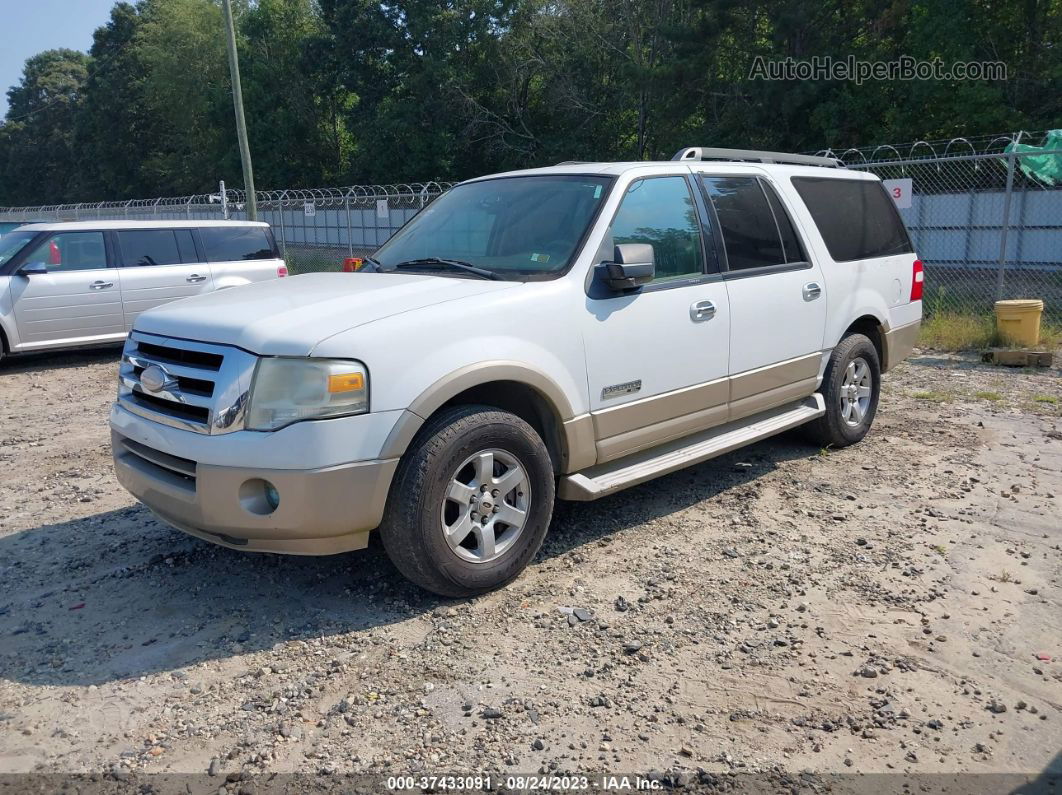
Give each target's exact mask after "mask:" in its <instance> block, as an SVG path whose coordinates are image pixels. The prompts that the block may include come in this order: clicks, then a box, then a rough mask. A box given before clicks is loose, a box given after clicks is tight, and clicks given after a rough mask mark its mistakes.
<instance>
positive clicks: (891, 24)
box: [0, 0, 1062, 204]
mask: <svg viewBox="0 0 1062 795" xmlns="http://www.w3.org/2000/svg"><path fill="white" fill-rule="evenodd" d="M219 3H220V0H136V2H135V3H130V2H119V3H117V4H116V5H115V6H114V8H113V10H112V12H111V17H110V19H109V20H108V22H107V24H105V25H104V26H103V27H101V28H100V29H99V30H97V31H96V34H95V39H94V43H93V46H92V49H91V52H90V54H89V56H85V55H82V54H79V53H73V52H70V51H65V50H54V51H48V52H45V53H41V54H40V55H38V56H35V57H34V58H31V59H30V60H29V61H27V64H26V69H25V73H24V75H23V79H22V81H21V82H20V84H19V85H18V86H15V87H14V88H13V89H12V90H11V92H9V93H10V96H11V105H10V110H9V111H8V116H7V122H6V123H5V124H4V125H3V126H2V127H0V204H11V203H33V204H36V203H43V202H58V201H74V200H79V199H92V198H96V199H106V198H118V197H129V196H153V195H159V194H167V193H169V194H179V193H187V192H200V191H207V190H212V189H214V188H215V186H216V184H217V180H218V179H219V178H222V179H226V181H227V182H228V183H229V184H230V185H233V186H238V185H239V184H240V168H239V158H238V150H237V147H236V141H235V134H234V124H233V119H232V100H231V93H230V86H229V76H228V66H227V62H226V56H225V46H224V38H223V29H222V23H221V13H220V8H219ZM234 5H235V16H236V26H237V36H238V39H239V50H240V58H241V67H242V73H243V88H244V99H245V105H246V112H247V120H248V128H249V134H250V138H251V149H252V153H253V156H254V162H255V171H256V182H257V183H258V184H259V185H260V186H262V187H267V188H268V187H299V186H303V187H305V186H312V185H320V184H337V183H350V182H399V181H414V180H427V179H433V178H445V179H459V178H465V177H469V176H473V175H476V174H481V173H484V172H488V171H494V170H500V169H508V168H520V167H527V166H536V165H545V164H549V163H554V162H557V161H559V160H569V159H574V160H603V159H644V158H659V157H664V158H666V157H669V156H670V155H671V154H672V153H673V152H674V151H675V150H676V149H678V148H680V147H681V146H687V145H718V146H742V147H763V148H771V149H784V150H790V151H806V150H814V149H818V148H822V147H826V146H833V147H842V148H843V147H848V146H858V145H866V144H871V143H880V142H887V141H897V140H914V139H918V138H933V137H947V136H952V135H972V134H979V133H986V132H995V131H999V130H1011V129H1019V128H1025V129H1042V128H1046V127H1052V126H1057V123H1058V118H1059V117H1060V114H1062V48H1059V47H1057V46H1053V45H1054V44H1056V43H1057V42H1058V41H1059V40H1062V4H1060V3H1058V2H1055V1H1054V0H1052V1H1051V2H1043V1H1042V0H1000V2H995V3H986V2H983V0H972V1H971V0H910V2H903V3H898V2H887V3H880V2H871V0H845V2H841V0H754V2H752V3H738V2H735V0H564V1H563V2H556V1H555V0H453V1H452V2H447V3H439V2H437V0H391V2H388V3H379V2H376V1H375V0H254V1H252V0H236V1H235V3H234ZM904 55H906V56H910V57H913V58H916V59H920V60H932V59H935V58H939V59H941V61H942V62H943V63H944V64H945V65H947V66H950V65H951V64H952V63H953V62H956V61H1003V62H1005V63H1006V64H1007V67H1008V70H1009V74H1008V79H1007V80H1003V81H945V80H922V81H904V80H893V81H888V80H885V81H865V82H862V83H856V82H855V81H839V80H805V81H769V80H761V79H752V78H751V76H750V70H751V67H752V64H753V62H754V59H755V58H756V57H757V56H763V57H764V58H766V59H770V60H775V59H782V58H786V57H792V58H794V59H798V60H810V59H814V58H816V57H824V56H829V57H831V58H832V59H834V60H835V61H837V60H842V59H845V58H847V57H849V56H851V57H852V58H855V59H858V60H864V61H895V60H896V59H898V58H899V57H901V56H904Z"/></svg>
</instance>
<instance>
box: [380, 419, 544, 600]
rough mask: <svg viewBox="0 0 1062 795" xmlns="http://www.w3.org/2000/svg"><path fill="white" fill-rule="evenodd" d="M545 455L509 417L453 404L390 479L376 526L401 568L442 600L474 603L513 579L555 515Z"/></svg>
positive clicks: (524, 427)
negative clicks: (472, 598)
mask: <svg viewBox="0 0 1062 795" xmlns="http://www.w3.org/2000/svg"><path fill="white" fill-rule="evenodd" d="M554 489H555V483H554V478H553V466H552V463H551V461H550V457H549V451H548V450H547V449H546V445H545V444H544V443H543V441H542V439H541V438H540V437H539V435H538V434H537V433H536V432H535V430H534V429H533V428H532V427H531V426H530V425H528V424H527V423H526V422H524V421H523V420H522V419H520V418H519V417H517V416H516V415H515V414H510V413H509V412H507V411H500V410H498V409H494V408H491V407H488V406H457V407H454V408H452V409H448V410H446V411H444V412H442V413H441V414H440V415H439V416H437V417H434V418H432V419H431V420H430V421H429V422H428V424H427V425H425V427H424V428H423V429H422V430H421V432H420V433H419V434H418V436H417V438H416V439H415V440H414V442H413V445H412V446H411V447H410V449H409V451H408V452H407V453H406V456H405V458H404V459H403V460H402V463H401V465H400V466H399V468H398V472H397V473H396V474H395V480H394V482H393V483H392V485H391V493H390V496H389V497H388V503H387V512H386V514H385V516H384V521H383V524H382V525H381V526H380V536H381V539H382V541H383V545H384V549H386V550H387V554H388V556H389V557H390V558H391V560H392V561H393V562H394V564H395V566H396V567H397V568H398V570H399V571H401V572H402V574H404V575H405V576H406V577H408V578H409V579H410V580H412V581H413V582H415V583H416V584H417V585H419V586H421V587H422V588H425V589H427V590H429V591H432V592H434V593H437V594H439V595H441V596H450V597H462V596H474V595H476V594H479V593H484V592H486V591H490V590H493V589H494V588H498V587H500V586H502V585H505V584H506V583H507V582H509V581H511V580H512V579H514V578H515V577H516V576H517V575H518V574H519V573H520V572H521V571H523V569H524V568H525V567H526V566H527V564H528V563H529V562H530V561H531V558H532V557H534V555H535V553H536V552H537V551H538V549H539V547H540V546H541V545H542V540H543V539H544V538H545V535H546V530H547V528H548V527H549V521H550V518H551V516H552V514H553V499H554Z"/></svg>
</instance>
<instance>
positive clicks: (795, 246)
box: [760, 180, 808, 263]
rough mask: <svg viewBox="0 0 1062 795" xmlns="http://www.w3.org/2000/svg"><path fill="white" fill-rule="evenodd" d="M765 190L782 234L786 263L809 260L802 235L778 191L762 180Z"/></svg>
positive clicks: (779, 232)
mask: <svg viewBox="0 0 1062 795" xmlns="http://www.w3.org/2000/svg"><path fill="white" fill-rule="evenodd" d="M760 184H761V185H762V186H763V192H764V193H766V194H767V203H768V204H770V205H771V212H772V213H774V222H775V223H776V224H778V234H779V235H781V236H782V251H783V253H784V254H785V261H786V263H791V262H807V261H808V255H807V254H805V253H804V247H803V246H802V245H801V244H800V235H798V234H797V232H796V227H794V226H793V219H792V218H790V217H789V213H788V212H786V209H785V207H783V206H782V200H781V199H780V198H778V193H777V191H775V189H774V186H773V185H771V184H770V183H769V182H765V181H763V180H760Z"/></svg>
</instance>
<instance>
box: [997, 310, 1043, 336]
mask: <svg viewBox="0 0 1062 795" xmlns="http://www.w3.org/2000/svg"><path fill="white" fill-rule="evenodd" d="M1043 312H1044V302H1043V301H1040V300H1037V299H1032V300H1025V299H1018V300H1011V301H996V329H997V330H998V331H999V336H1000V337H1002V338H1003V339H1004V340H1006V341H1007V342H1008V343H1010V344H1013V345H1026V346H1029V347H1034V346H1036V345H1039V344H1040V316H1041V315H1042V314H1043Z"/></svg>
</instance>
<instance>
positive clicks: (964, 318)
mask: <svg viewBox="0 0 1062 795" xmlns="http://www.w3.org/2000/svg"><path fill="white" fill-rule="evenodd" d="M918 345H919V347H921V348H928V349H930V350H937V351H976V350H983V349H984V348H991V347H996V346H1006V345H1007V341H1006V340H1005V339H1003V338H1001V337H1000V335H999V332H997V331H996V322H995V317H994V316H993V315H992V314H990V313H989V314H980V315H979V314H971V313H963V312H947V311H944V312H934V313H933V314H931V315H928V316H927V317H925V318H923V320H922V332H921V335H920V337H919V339H918ZM1059 346H1062V324H1059V323H1057V322H1054V321H1052V320H1044V321H1042V322H1041V324H1040V345H1039V346H1038V347H1040V348H1042V349H1044V350H1054V349H1055V348H1057V347H1059Z"/></svg>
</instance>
